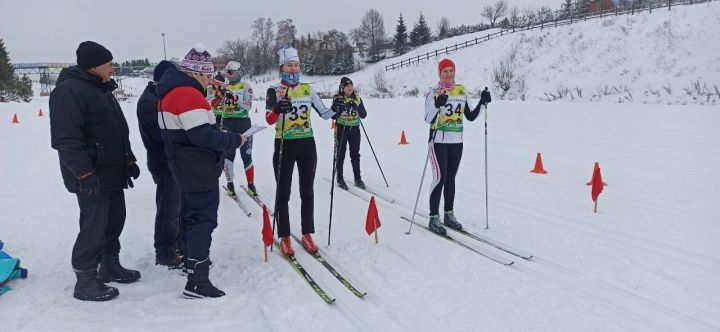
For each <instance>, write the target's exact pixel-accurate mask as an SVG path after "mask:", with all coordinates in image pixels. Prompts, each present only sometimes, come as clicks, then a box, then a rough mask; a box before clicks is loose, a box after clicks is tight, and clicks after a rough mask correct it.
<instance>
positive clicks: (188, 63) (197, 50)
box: [180, 44, 215, 74]
mask: <svg viewBox="0 0 720 332" xmlns="http://www.w3.org/2000/svg"><path fill="white" fill-rule="evenodd" d="M180 70H182V71H185V72H195V73H201V74H212V73H213V72H214V71H215V66H214V65H213V63H212V62H211V61H210V52H208V51H207V48H206V47H205V45H202V44H196V45H195V47H193V48H192V49H190V52H188V54H187V55H186V56H185V58H184V59H183V60H182V62H181V63H180Z"/></svg>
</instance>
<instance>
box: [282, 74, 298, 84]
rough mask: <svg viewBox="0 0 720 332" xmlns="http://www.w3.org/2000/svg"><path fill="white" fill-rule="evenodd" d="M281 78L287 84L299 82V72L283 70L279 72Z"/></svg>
mask: <svg viewBox="0 0 720 332" xmlns="http://www.w3.org/2000/svg"><path fill="white" fill-rule="evenodd" d="M281 77H282V80H283V81H285V82H286V83H289V84H298V83H300V73H297V74H295V73H286V72H283V73H282V74H281Z"/></svg>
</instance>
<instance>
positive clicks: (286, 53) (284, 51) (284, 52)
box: [277, 46, 300, 66]
mask: <svg viewBox="0 0 720 332" xmlns="http://www.w3.org/2000/svg"><path fill="white" fill-rule="evenodd" d="M277 54H278V63H279V64H280V66H282V65H284V64H286V63H288V62H290V61H298V62H300V57H299V56H298V51H297V50H296V49H295V48H293V47H290V46H286V47H283V48H281V49H279V50H278V52H277Z"/></svg>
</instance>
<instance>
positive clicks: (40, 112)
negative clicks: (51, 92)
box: [38, 108, 43, 116]
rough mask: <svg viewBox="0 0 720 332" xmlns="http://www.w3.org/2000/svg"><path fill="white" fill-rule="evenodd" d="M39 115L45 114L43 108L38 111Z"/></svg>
mask: <svg viewBox="0 0 720 332" xmlns="http://www.w3.org/2000/svg"><path fill="white" fill-rule="evenodd" d="M38 116H43V112H42V108H41V109H40V111H38Z"/></svg>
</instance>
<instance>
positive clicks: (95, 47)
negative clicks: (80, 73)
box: [75, 41, 113, 69]
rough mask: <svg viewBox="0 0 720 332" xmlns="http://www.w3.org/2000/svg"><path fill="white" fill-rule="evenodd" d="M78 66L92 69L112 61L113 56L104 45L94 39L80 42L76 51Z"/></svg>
mask: <svg viewBox="0 0 720 332" xmlns="http://www.w3.org/2000/svg"><path fill="white" fill-rule="evenodd" d="M75 55H77V64H78V67H80V68H82V69H90V68H93V67H97V66H99V65H102V64H105V63H108V62H110V61H112V59H113V56H112V53H110V51H108V49H107V48H105V47H104V46H102V45H100V44H98V43H96V42H94V41H84V42H82V43H80V45H79V46H78V48H77V51H75Z"/></svg>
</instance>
